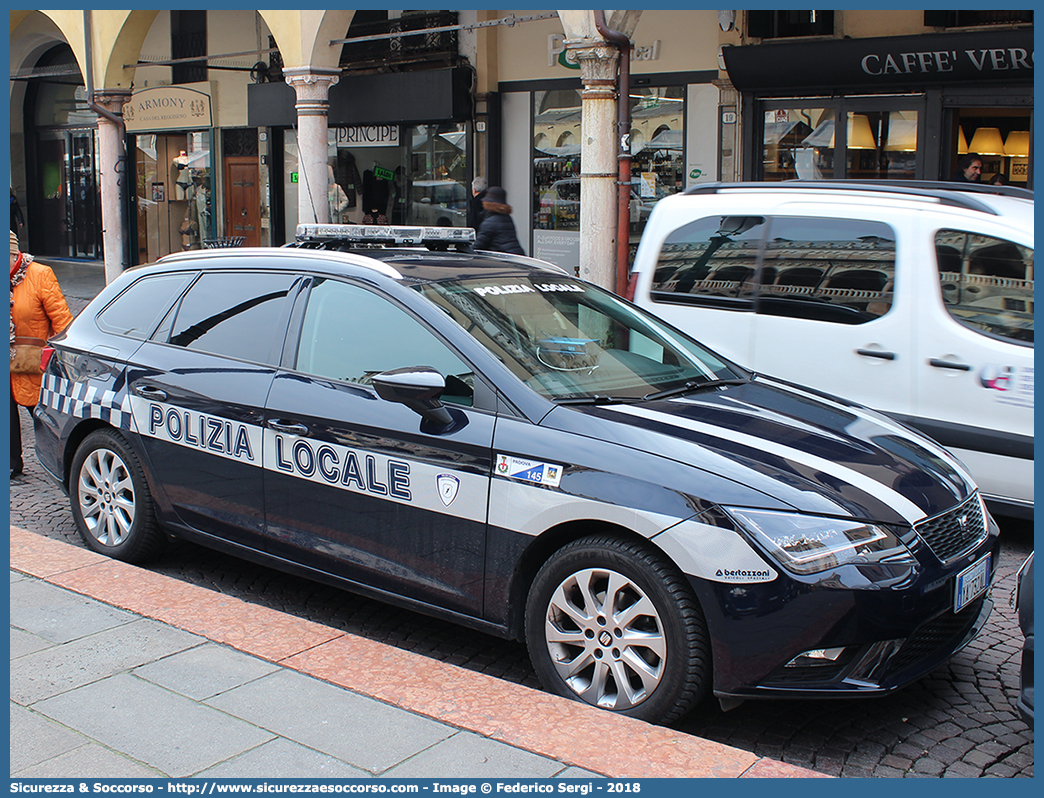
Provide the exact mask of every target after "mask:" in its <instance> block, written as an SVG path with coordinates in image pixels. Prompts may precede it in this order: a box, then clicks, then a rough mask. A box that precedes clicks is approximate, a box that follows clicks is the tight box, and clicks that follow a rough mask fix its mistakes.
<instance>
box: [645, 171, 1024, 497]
mask: <svg viewBox="0 0 1044 798" xmlns="http://www.w3.org/2000/svg"><path fill="white" fill-rule="evenodd" d="M634 271H635V302H637V304H639V305H640V306H642V307H644V308H647V309H649V310H651V311H653V312H655V313H656V314H658V315H660V316H661V317H663V318H664V319H665V320H667V321H669V322H670V323H672V324H674V325H675V326H677V327H679V328H681V329H682V330H684V331H686V332H688V333H690V334H691V335H693V336H694V337H696V338H697V339H698V340H700V341H703V342H704V343H705V344H707V345H708V346H711V347H712V348H716V349H717V350H718V351H719V352H720V353H721V354H723V355H725V356H726V357H729V358H731V359H733V360H735V361H736V362H738V363H740V364H743V365H746V366H749V367H751V368H753V369H755V370H756V371H759V372H763V373H765V374H769V375H772V376H775V377H779V378H782V379H786V380H790V381H793V382H797V383H801V384H804V385H808V386H811V387H813V388H818V389H819V390H822V391H824V392H827V393H831V394H835V395H837V396H842V397H846V398H848V399H851V400H853V401H855V402H858V403H860V404H864V405H868V406H870V407H873V408H875V409H877V410H880V411H883V412H885V413H887V414H888V415H890V416H892V417H894V418H896V419H899V420H901V421H903V422H905V423H907V424H909V425H910V426H912V427H916V428H917V429H919V430H921V431H922V432H925V433H927V434H928V435H930V436H931V437H933V438H935V439H936V440H938V441H939V442H940V443H942V444H944V445H945V446H946V447H947V448H949V449H950V450H951V451H953V452H954V453H955V454H956V455H957V456H958V457H960V458H961V459H962V460H963V461H964V463H965V464H966V465H967V466H968V467H969V468H970V469H971V472H972V474H973V476H974V477H975V479H976V481H977V482H978V483H979V485H980V487H981V488H982V491H983V494H984V495H985V496H986V497H987V500H988V501H990V503H991V505H992V507H993V509H995V510H996V511H997V512H998V513H1000V514H1002V515H1016V516H1030V515H1031V514H1032V511H1033V301H1034V300H1033V193H1032V192H1030V191H1026V190H1024V189H1013V188H996V187H986V186H974V185H969V184H958V183H914V182H909V183H892V182H887V183H886V182H879V183H858V182H825V181H791V182H782V183H735V184H701V185H698V186H695V187H693V188H691V189H689V190H688V191H686V192H685V193H684V194H680V195H676V196H673V197H668V198H665V199H663V200H661V201H660V202H659V203H657V205H656V207H655V209H654V210H653V213H652V215H651V217H650V219H649V223H648V225H647V226H646V228H645V232H644V233H643V235H642V239H641V243H640V244H639V247H638V251H637V254H636V258H635V264H634ZM897 478H899V479H916V475H906V476H903V475H900V476H899V477H897Z"/></svg>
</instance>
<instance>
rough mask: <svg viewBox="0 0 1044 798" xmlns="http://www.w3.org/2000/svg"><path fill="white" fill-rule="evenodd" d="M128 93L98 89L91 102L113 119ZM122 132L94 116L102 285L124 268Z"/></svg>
mask: <svg viewBox="0 0 1044 798" xmlns="http://www.w3.org/2000/svg"><path fill="white" fill-rule="evenodd" d="M130 98H131V92H130V90H129V89H101V90H99V91H96V92H95V93H94V100H95V102H96V103H97V104H98V105H100V106H101V107H102V108H104V109H105V110H106V111H109V112H111V113H113V114H115V115H116V116H119V117H122V116H123V104H124V103H125V102H127V101H129V100H130ZM125 132H126V129H125V128H124V127H123V126H122V125H119V124H117V123H116V122H114V121H112V120H111V119H107V118H106V117H104V116H101V115H99V116H98V178H99V181H100V183H101V185H100V186H99V187H98V188H99V190H100V193H101V215H102V251H103V253H104V256H105V282H106V283H111V282H112V281H113V280H115V279H116V278H117V277H119V276H120V274H122V273H123V270H124V269H125V268H127V266H128V265H130V264H129V263H127V259H126V252H125V250H124V241H125V239H126V236H127V233H126V225H125V217H124V212H123V211H124V208H126V207H127V202H128V199H127V198H128V196H129V191H130V186H129V185H128V183H127V160H126V152H125V149H124V145H125V142H124V135H125Z"/></svg>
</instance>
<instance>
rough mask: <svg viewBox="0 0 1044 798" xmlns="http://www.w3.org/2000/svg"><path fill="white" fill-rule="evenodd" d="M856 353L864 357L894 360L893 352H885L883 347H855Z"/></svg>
mask: <svg viewBox="0 0 1044 798" xmlns="http://www.w3.org/2000/svg"><path fill="white" fill-rule="evenodd" d="M856 354H857V355H863V356H864V357H876V358H878V359H879V360H895V352H886V351H884V350H883V349H857V350H856Z"/></svg>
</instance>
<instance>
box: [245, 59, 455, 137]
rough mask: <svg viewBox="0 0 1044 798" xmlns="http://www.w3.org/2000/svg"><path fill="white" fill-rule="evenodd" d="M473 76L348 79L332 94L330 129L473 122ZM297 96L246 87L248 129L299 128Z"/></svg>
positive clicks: (427, 73) (274, 86)
mask: <svg viewBox="0 0 1044 798" xmlns="http://www.w3.org/2000/svg"><path fill="white" fill-rule="evenodd" d="M471 80H472V76H471V71H470V70H468V69H467V68H465V67H453V68H452V69H427V70H418V71H415V72H389V73H385V74H380V75H376V74H375V75H346V76H344V77H342V78H341V79H340V81H338V82H337V83H336V84H334V85H333V86H332V87H331V88H330V110H329V118H328V121H329V124H330V125H332V126H333V125H346V126H353V125H382V124H384V125H395V124H398V125H419V124H426V123H427V124H432V123H435V122H462V121H464V120H466V119H470V118H471ZM296 102H297V94H296V92H295V91H294V90H293V88H292V87H291V86H288V85H287V84H286V83H253V84H250V85H248V86H247V124H249V125H250V126H251V127H292V126H293V125H296V124H297V111H296V109H295V104H296Z"/></svg>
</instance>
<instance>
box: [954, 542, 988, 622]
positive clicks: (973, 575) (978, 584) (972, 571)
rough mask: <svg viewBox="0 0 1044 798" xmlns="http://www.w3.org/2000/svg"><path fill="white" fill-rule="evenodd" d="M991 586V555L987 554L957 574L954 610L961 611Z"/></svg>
mask: <svg viewBox="0 0 1044 798" xmlns="http://www.w3.org/2000/svg"><path fill="white" fill-rule="evenodd" d="M989 586H990V555H989V554H987V555H986V556H985V557H983V558H982V559H981V560H979V561H978V562H977V563H975V564H974V565H969V566H968V567H967V568H965V569H964V570H963V571H961V572H960V573H959V574H957V585H956V589H955V590H954V594H953V611H954V612H960V611H961V610H962V609H963V608H964V607H965V606H967V605H968V603H969V602H971V601H974V600H975V599H977V598H978V597H979V596H981V595H982V594H983V593H985V592H986V588H988V587H989Z"/></svg>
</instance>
